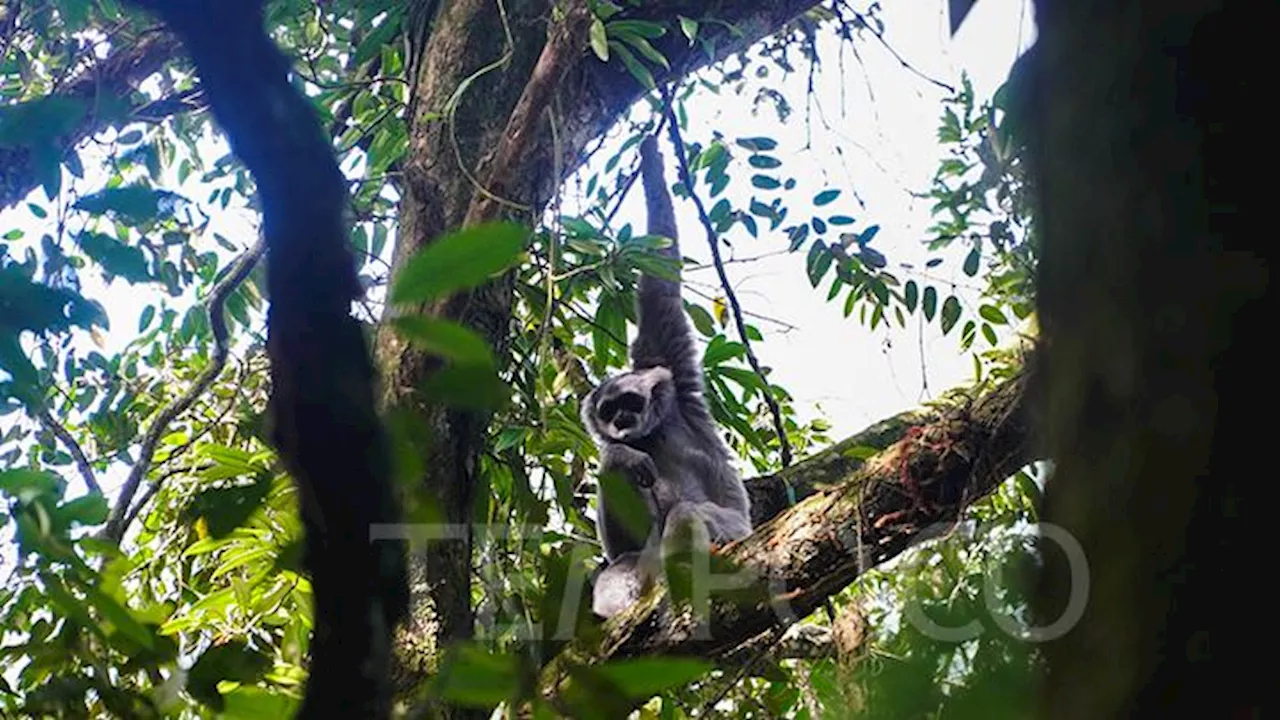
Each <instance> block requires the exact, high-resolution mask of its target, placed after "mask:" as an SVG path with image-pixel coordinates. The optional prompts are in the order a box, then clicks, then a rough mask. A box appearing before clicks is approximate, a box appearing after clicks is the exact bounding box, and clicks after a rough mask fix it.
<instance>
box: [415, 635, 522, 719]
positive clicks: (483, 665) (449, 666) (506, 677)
mask: <svg viewBox="0 0 1280 720" xmlns="http://www.w3.org/2000/svg"><path fill="white" fill-rule="evenodd" d="M519 687H520V668H519V665H518V664H517V657H516V656H515V655H499V654H497V653H490V652H488V651H486V650H484V649H483V648H479V647H476V646H475V645H472V644H467V645H459V646H457V647H453V648H450V649H449V650H448V651H447V652H446V653H445V657H444V660H443V662H441V663H440V671H439V673H438V674H437V675H436V677H435V678H434V679H433V680H432V682H431V689H432V691H433V694H438V695H439V696H440V697H442V698H444V699H446V700H449V701H451V702H454V703H457V704H459V705H464V706H467V707H482V708H492V707H495V706H497V705H498V704H499V703H502V702H504V701H506V700H510V699H511V698H512V697H513V696H514V695H515V693H516V690H518V689H519Z"/></svg>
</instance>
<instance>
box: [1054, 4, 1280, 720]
mask: <svg viewBox="0 0 1280 720" xmlns="http://www.w3.org/2000/svg"><path fill="white" fill-rule="evenodd" d="M1263 13H1266V14H1268V15H1274V14H1275V8H1274V4H1268V3H1258V4H1245V3H1235V4H1225V3H1218V2H1208V1H1205V0H1189V1H1187V2H1166V1H1165V0H1148V1H1141V2H1130V3H1113V2H1106V1H1101V0H1099V1H1080V2H1070V3H1060V2H1037V20H1038V21H1039V25H1040V39H1039V47H1038V52H1039V53H1040V57H1039V58H1038V60H1039V61H1040V62H1041V63H1042V65H1041V66H1040V67H1039V68H1038V70H1039V96H1038V97H1037V98H1036V99H1035V101H1034V102H1033V103H1032V107H1034V109H1035V112H1036V113H1037V115H1036V116H1035V126H1034V130H1035V135H1034V136H1033V139H1034V140H1035V141H1036V142H1035V143H1034V145H1033V148H1032V149H1033V151H1034V154H1033V158H1034V160H1035V163H1036V168H1035V169H1036V171H1037V174H1038V176H1039V178H1040V181H1041V185H1040V187H1041V215H1040V222H1041V223H1042V227H1043V240H1044V256H1043V261H1042V264H1041V266H1040V267H1041V277H1040V279H1039V290H1040V298H1039V303H1040V311H1041V315H1040V317H1041V320H1042V323H1043V324H1042V327H1043V331H1044V334H1045V338H1046V340H1047V342H1048V357H1047V361H1046V362H1047V367H1046V371H1047V378H1048V385H1049V398H1050V401H1049V413H1050V416H1049V427H1048V430H1049V433H1050V435H1049V441H1050V447H1049V450H1050V453H1051V455H1052V457H1054V458H1055V460H1056V463H1057V467H1056V471H1055V473H1054V476H1053V479H1052V480H1051V481H1050V483H1049V485H1048V492H1047V496H1046V504H1045V510H1044V512H1045V517H1046V519H1047V520H1049V521H1052V522H1054V523H1057V524H1059V525H1061V526H1063V527H1064V528H1065V529H1066V530H1068V531H1069V532H1070V533H1071V534H1073V535H1074V536H1075V538H1076V539H1077V540H1078V541H1079V542H1080V543H1081V545H1082V546H1083V549H1084V552H1085V555H1086V557H1087V559H1088V562H1089V573H1088V575H1089V577H1088V580H1089V581H1090V583H1091V584H1090V586H1089V587H1090V591H1089V597H1088V606H1087V610H1086V612H1085V614H1084V616H1083V618H1082V620H1081V622H1080V623H1079V625H1078V626H1076V627H1075V628H1074V629H1073V630H1072V631H1071V632H1069V633H1068V634H1066V635H1065V636H1063V637H1062V638H1061V639H1059V640H1057V641H1056V642H1052V643H1050V644H1049V645H1047V647H1046V652H1047V658H1048V660H1049V664H1050V675H1049V680H1048V683H1047V686H1046V688H1045V692H1044V696H1043V700H1044V705H1043V714H1044V716H1046V717H1054V718H1110V717H1173V716H1175V715H1177V716H1184V715H1201V716H1212V717H1260V716H1261V708H1262V707H1263V703H1264V698H1266V697H1267V696H1269V695H1270V694H1271V693H1272V691H1271V689H1270V682H1269V681H1270V676H1269V675H1267V676H1264V675H1263V672H1264V668H1265V667H1266V664H1265V663H1264V662H1261V661H1260V660H1259V659H1258V658H1259V656H1258V654H1257V653H1258V646H1259V643H1261V642H1263V641H1264V640H1263V638H1264V637H1265V635H1263V633H1265V630H1264V624H1265V623H1266V622H1267V621H1268V620H1269V618H1270V616H1271V614H1272V613H1271V612H1269V610H1270V608H1266V607H1264V598H1265V599H1266V600H1269V599H1270V596H1271V594H1270V593H1269V592H1266V591H1265V590H1264V589H1263V588H1262V587H1260V580H1261V579H1262V578H1264V577H1266V575H1267V571H1266V570H1265V568H1264V567H1262V566H1259V565H1257V563H1256V560H1255V558H1257V557H1259V556H1258V555H1257V553H1258V552H1259V549H1260V548H1263V547H1266V545H1265V544H1264V538H1263V533H1264V532H1265V530H1266V529H1269V527H1268V520H1267V518H1266V517H1265V516H1264V513H1265V512H1266V511H1267V510H1268V509H1269V508H1270V507H1271V503H1270V502H1269V501H1268V500H1267V499H1266V498H1264V497H1263V496H1262V495H1263V490H1262V488H1263V486H1264V485H1269V484H1270V475H1271V473H1270V472H1269V471H1264V470H1263V469H1262V463H1263V462H1266V461H1265V459H1264V458H1265V453H1266V449H1267V448H1269V447H1271V444H1270V443H1271V440H1270V438H1268V437H1267V436H1266V435H1267V433H1268V431H1269V427H1268V426H1269V423H1267V422H1266V421H1265V420H1264V419H1263V415H1262V413H1265V410H1264V409H1263V408H1261V407H1259V405H1258V403H1259V401H1261V400H1263V397H1262V396H1261V395H1260V392H1261V390H1260V389H1261V388H1263V387H1266V386H1269V385H1272V384H1274V379H1273V377H1271V375H1272V373H1274V361H1273V360H1272V359H1271V358H1272V355H1271V352H1272V351H1271V349H1270V347H1269V346H1270V344H1271V339H1270V337H1269V335H1270V333H1269V331H1267V330H1266V329H1265V328H1269V327H1271V325H1270V324H1269V322H1268V320H1267V319H1265V317H1266V316H1264V315H1263V313H1264V308H1265V307H1266V305H1267V303H1265V302H1263V301H1262V298H1263V297H1264V296H1265V294H1267V292H1268V278H1267V272H1268V271H1267V266H1268V264H1269V263H1270V262H1271V261H1272V260H1273V255H1274V250H1273V249H1272V248H1274V246H1275V243H1274V242H1273V240H1272V238H1271V237H1270V235H1269V234H1266V233H1257V232H1256V231H1255V230H1254V227H1260V226H1261V225H1260V223H1250V222H1247V221H1246V220H1245V217H1244V215H1245V213H1246V210H1248V209H1250V208H1249V206H1248V197H1247V196H1246V193H1245V191H1244V185H1245V183H1253V182H1257V180H1256V179H1255V177H1256V176H1252V175H1251V174H1250V173H1248V172H1247V171H1245V170H1244V169H1245V168H1248V167H1250V166H1251V165H1252V164H1253V163H1251V161H1250V158H1249V154H1250V153H1251V152H1256V147H1257V143H1258V142H1265V141H1264V140H1261V138H1262V137H1263V136H1264V135H1265V134H1266V133H1265V132H1264V131H1262V130H1261V128H1252V127H1248V125H1247V121H1246V118H1250V117H1255V116H1256V117H1261V116H1260V115H1258V114H1257V106H1256V104H1255V103H1256V101H1257V99H1258V98H1261V97H1266V96H1268V95H1269V94H1270V87H1271V86H1272V85H1274V79H1273V78H1271V77H1269V76H1268V77H1266V78H1265V80H1264V77H1263V73H1264V70H1263V68H1262V66H1261V65H1258V64H1256V63H1255V62H1254V61H1252V60H1251V59H1249V58H1248V57H1246V50H1245V48H1249V47H1252V46H1253V43H1252V38H1253V34H1251V33H1250V32H1249V30H1250V29H1251V28H1269V27H1272V23H1270V22H1268V21H1267V20H1268V18H1263V17H1261V16H1262V15H1263ZM1269 465H1270V463H1269V462H1268V463H1267V466H1268V467H1269ZM1268 495H1269V493H1268ZM1046 552H1047V554H1048V558H1049V559H1050V560H1053V561H1055V562H1053V563H1051V564H1050V565H1049V567H1048V571H1047V572H1046V573H1045V574H1044V578H1043V585H1042V588H1041V592H1040V596H1039V611H1040V612H1041V614H1042V615H1043V616H1044V618H1045V620H1052V619H1054V618H1056V617H1058V616H1059V615H1060V613H1061V611H1062V608H1063V607H1064V603H1065V602H1066V599H1067V598H1068V597H1069V594H1070V593H1072V592H1080V591H1081V588H1080V585H1079V584H1078V583H1080V581H1081V580H1082V578H1080V577H1079V576H1077V577H1076V578H1074V580H1075V582H1076V583H1077V584H1076V585H1072V580H1073V578H1071V577H1070V575H1069V573H1067V571H1066V569H1065V568H1064V566H1063V563H1062V561H1061V557H1062V556H1061V553H1060V552H1059V551H1058V550H1057V549H1055V548H1054V547H1052V546H1050V547H1047V548H1046ZM1267 604H1269V603H1267ZM1263 652H1264V653H1265V652H1266V651H1265V650H1263Z"/></svg>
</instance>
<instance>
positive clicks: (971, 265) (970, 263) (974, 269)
mask: <svg viewBox="0 0 1280 720" xmlns="http://www.w3.org/2000/svg"><path fill="white" fill-rule="evenodd" d="M981 257H982V256H981V253H979V252H978V248H976V247H975V248H974V249H972V250H970V251H969V255H968V256H967V257H966V258H965V259H964V274H965V275H968V276H969V277H973V276H974V275H977V274H978V261H979V260H980V259H981Z"/></svg>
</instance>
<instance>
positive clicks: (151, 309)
mask: <svg viewBox="0 0 1280 720" xmlns="http://www.w3.org/2000/svg"><path fill="white" fill-rule="evenodd" d="M155 319H156V306H155V305H148V306H146V307H145V308H143V309H142V315H140V316H139V317H138V332H142V331H143V330H146V329H147V328H148V327H150V326H151V321H152V320H155Z"/></svg>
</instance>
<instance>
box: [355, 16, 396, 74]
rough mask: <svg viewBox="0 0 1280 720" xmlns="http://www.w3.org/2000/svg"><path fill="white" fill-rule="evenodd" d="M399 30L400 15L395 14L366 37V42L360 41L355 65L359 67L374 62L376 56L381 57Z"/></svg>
mask: <svg viewBox="0 0 1280 720" xmlns="http://www.w3.org/2000/svg"><path fill="white" fill-rule="evenodd" d="M399 29H400V15H399V14H398V13H394V12H393V13H392V14H390V15H389V16H388V17H387V18H386V19H385V20H383V21H382V24H381V25H379V26H378V27H376V28H374V29H373V31H372V32H370V33H369V34H368V35H366V36H365V38H364V40H361V41H360V45H359V46H358V47H357V48H356V55H355V58H354V60H355V65H356V66H357V67H359V66H360V65H363V64H364V63H366V62H368V61H369V60H372V59H373V58H374V56H376V55H380V54H381V53H382V48H383V47H384V46H386V45H387V44H388V43H390V42H391V39H392V38H393V37H395V34H396V31H397V30H399Z"/></svg>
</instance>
